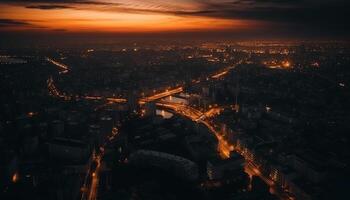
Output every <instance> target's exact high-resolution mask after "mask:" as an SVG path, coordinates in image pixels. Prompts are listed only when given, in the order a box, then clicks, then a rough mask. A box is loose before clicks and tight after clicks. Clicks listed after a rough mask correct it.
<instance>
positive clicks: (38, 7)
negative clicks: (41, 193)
mask: <svg viewBox="0 0 350 200" xmlns="http://www.w3.org/2000/svg"><path fill="white" fill-rule="evenodd" d="M26 8H32V9H41V10H55V9H68V8H74V7H72V6H64V5H32V6H26Z"/></svg>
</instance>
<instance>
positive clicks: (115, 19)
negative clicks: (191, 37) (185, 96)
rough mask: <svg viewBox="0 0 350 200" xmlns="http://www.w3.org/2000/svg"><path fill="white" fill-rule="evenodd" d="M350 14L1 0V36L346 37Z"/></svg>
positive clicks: (335, 0)
mask: <svg viewBox="0 0 350 200" xmlns="http://www.w3.org/2000/svg"><path fill="white" fill-rule="evenodd" d="M349 8H350V3H347V0H173V1H166V0H0V31H2V32H67V33H69V32H89V33H99V32H102V33H106V32H107V33H146V32H148V33H154V32H198V33H205V32H225V33H236V34H252V35H254V34H255V35H257V34H263V33H265V34H266V33H271V34H287V35H293V34H296V35H302V34H306V35H312V34H315V35H327V36H338V35H342V36H344V35H345V36H346V35H348V34H349V33H350V25H349V24H350V23H348V22H347V21H346V19H348V18H349V17H350V15H349V14H348V13H349ZM300 33H302V34H300Z"/></svg>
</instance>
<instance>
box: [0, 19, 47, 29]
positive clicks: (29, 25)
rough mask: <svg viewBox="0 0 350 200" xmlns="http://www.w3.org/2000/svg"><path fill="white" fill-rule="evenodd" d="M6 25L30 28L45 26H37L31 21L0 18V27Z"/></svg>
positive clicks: (6, 26) (5, 26)
mask: <svg viewBox="0 0 350 200" xmlns="http://www.w3.org/2000/svg"><path fill="white" fill-rule="evenodd" d="M8 27H21V28H23V27H25V28H31V29H45V28H47V27H43V26H38V25H35V24H33V23H31V22H28V21H24V20H13V19H0V28H8Z"/></svg>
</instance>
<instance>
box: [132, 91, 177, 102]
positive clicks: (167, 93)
mask: <svg viewBox="0 0 350 200" xmlns="http://www.w3.org/2000/svg"><path fill="white" fill-rule="evenodd" d="M181 92H183V87H177V88H173V89H169V90H166V91H164V92H160V93H157V94H154V95H152V96H149V97H144V98H141V99H140V101H139V103H140V104H144V103H147V102H150V101H155V100H158V99H161V98H164V97H167V96H171V95H174V94H178V93H181Z"/></svg>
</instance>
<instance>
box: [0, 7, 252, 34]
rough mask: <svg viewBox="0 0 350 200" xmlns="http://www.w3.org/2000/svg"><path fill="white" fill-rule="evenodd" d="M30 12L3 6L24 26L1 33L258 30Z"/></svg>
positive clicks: (195, 19)
mask: <svg viewBox="0 0 350 200" xmlns="http://www.w3.org/2000/svg"><path fill="white" fill-rule="evenodd" d="M90 7H93V6H92V5H90V6H89V7H88V6H85V7H82V8H81V9H76V8H67V9H30V8H25V7H23V6H19V5H12V4H11V5H1V4H0V9H1V11H2V12H1V13H0V18H2V19H9V20H14V21H20V22H23V24H12V25H11V24H9V25H8V26H3V27H1V28H0V30H10V31H28V30H31V31H65V32H119V33H128V32H177V31H201V30H213V31H215V30H232V29H234V30H242V29H249V28H252V27H255V26H256V25H257V22H255V21H249V20H232V19H218V18H212V17H204V16H181V15H175V14H172V13H171V12H169V13H167V12H158V13H157V12H154V13H152V12H129V11H123V10H121V11H115V12H112V11H103V10H99V9H92V8H90Z"/></svg>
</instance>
